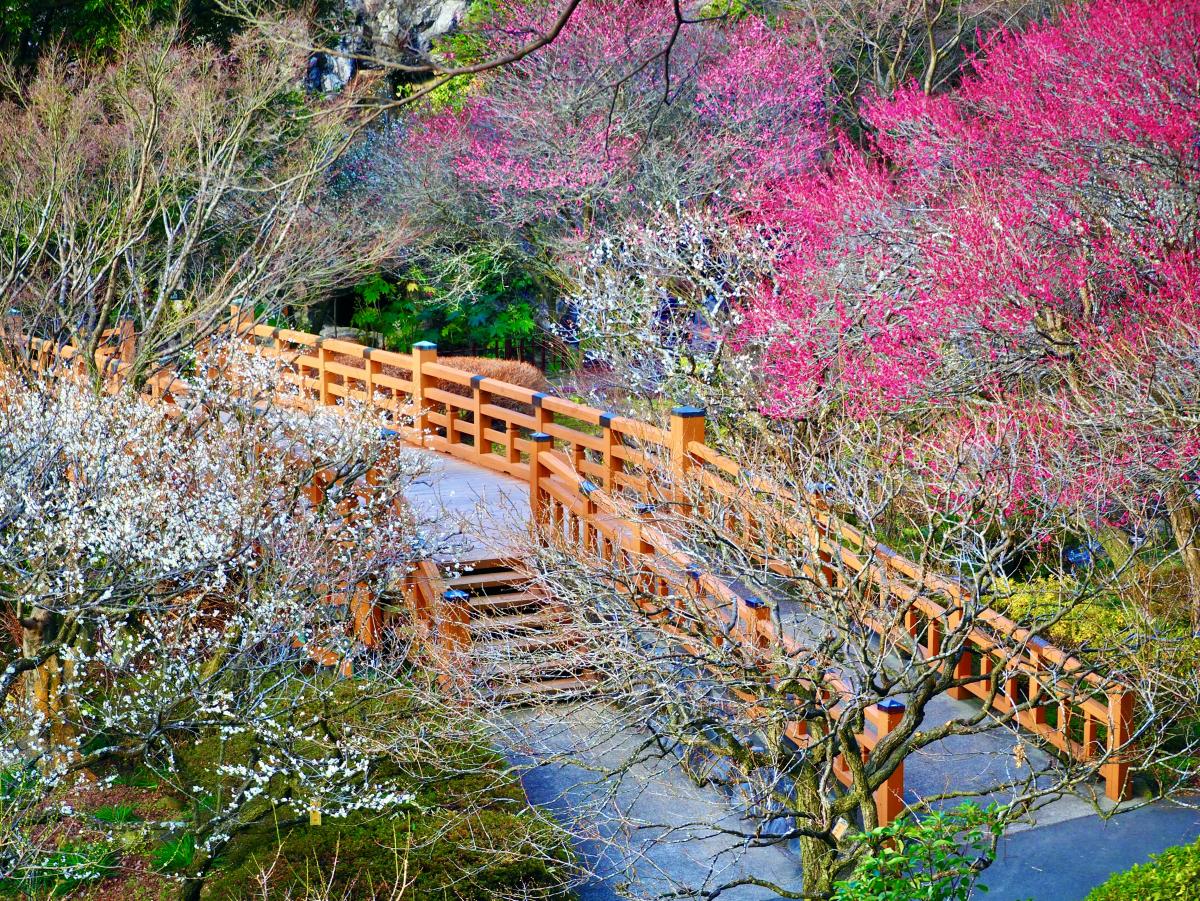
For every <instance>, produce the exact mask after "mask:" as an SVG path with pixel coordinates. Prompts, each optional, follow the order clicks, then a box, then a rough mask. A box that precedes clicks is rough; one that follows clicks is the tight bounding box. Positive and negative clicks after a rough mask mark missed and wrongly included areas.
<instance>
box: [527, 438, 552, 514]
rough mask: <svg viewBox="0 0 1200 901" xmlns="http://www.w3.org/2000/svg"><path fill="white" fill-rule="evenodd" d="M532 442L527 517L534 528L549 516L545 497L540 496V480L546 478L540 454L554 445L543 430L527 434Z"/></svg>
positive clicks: (547, 451) (542, 490) (541, 488)
mask: <svg viewBox="0 0 1200 901" xmlns="http://www.w3.org/2000/svg"><path fill="white" fill-rule="evenodd" d="M529 440H530V441H532V442H533V451H532V452H531V453H530V454H529V517H530V522H531V523H532V524H533V526H534V528H535V529H536V528H539V527H541V526H544V525H546V522H547V520H548V519H549V517H548V516H547V513H548V510H549V508H548V506H547V504H546V499H545V498H544V497H543V496H542V495H543V492H544V489H543V487H542V482H543V480H544V479H545V478H546V471H545V467H544V466H543V464H542V460H541V457H542V454H548V453H550V452H551V449H552V448H553V447H554V439H553V438H551V437H550V436H549V435H547V434H546V433H545V432H534V433H533V434H532V435H530V436H529Z"/></svg>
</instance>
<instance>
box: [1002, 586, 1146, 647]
mask: <svg viewBox="0 0 1200 901" xmlns="http://www.w3.org/2000/svg"><path fill="white" fill-rule="evenodd" d="M1086 595H1087V589H1086V588H1085V587H1084V586H1082V585H1081V584H1080V583H1078V582H1077V581H1076V580H1074V579H1072V578H1069V577H1061V578H1054V577H1042V578H1036V579H1031V580H1029V581H1028V582H1018V581H1016V580H1010V579H1005V580H1000V581H997V583H996V585H995V588H994V595H993V598H992V600H993V602H994V603H995V605H996V606H997V607H998V608H1000V609H1001V610H1003V611H1004V612H1005V613H1007V614H1008V615H1009V616H1011V617H1012V618H1013V619H1015V620H1018V621H1021V622H1031V621H1036V620H1044V619H1047V618H1049V617H1052V616H1054V615H1055V614H1056V613H1058V611H1059V610H1061V609H1062V607H1063V606H1064V605H1072V604H1073V605H1074V606H1073V607H1072V608H1071V609H1070V610H1068V611H1067V613H1066V614H1065V615H1064V616H1063V617H1062V619H1060V620H1059V621H1058V622H1056V623H1054V625H1052V626H1050V628H1049V629H1048V630H1047V637H1048V638H1049V639H1050V640H1051V641H1053V642H1055V643H1056V644H1061V645H1066V646H1069V647H1081V646H1084V645H1088V646H1091V647H1119V646H1121V645H1122V644H1123V643H1125V641H1126V639H1127V638H1128V636H1129V635H1130V634H1131V633H1133V632H1138V631H1141V630H1143V629H1144V627H1145V620H1144V617H1143V616H1142V615H1141V613H1140V611H1138V610H1137V609H1136V608H1135V607H1133V606H1132V605H1129V604H1124V603H1122V602H1121V601H1120V600H1119V599H1118V598H1114V597H1108V596H1104V595H1101V596H1098V597H1088V596H1086ZM1077 599H1078V600H1077Z"/></svg>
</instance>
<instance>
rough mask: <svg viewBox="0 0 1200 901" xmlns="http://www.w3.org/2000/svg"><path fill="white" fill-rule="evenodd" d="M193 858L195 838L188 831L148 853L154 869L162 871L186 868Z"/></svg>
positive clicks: (194, 856) (194, 855)
mask: <svg viewBox="0 0 1200 901" xmlns="http://www.w3.org/2000/svg"><path fill="white" fill-rule="evenodd" d="M195 858H196V838H195V836H193V835H191V834H190V833H188V834H185V835H181V836H180V837H179V838H174V839H170V840H168V841H165V842H163V843H162V845H161V846H159V847H158V848H155V849H154V851H153V853H151V855H150V861H151V863H152V864H153V865H154V869H156V870H162V871H163V872H170V871H172V870H186V869H187V868H188V867H189V866H191V864H192V861H193V860H195Z"/></svg>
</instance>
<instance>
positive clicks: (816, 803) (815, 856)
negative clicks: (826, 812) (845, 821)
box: [795, 767, 838, 898]
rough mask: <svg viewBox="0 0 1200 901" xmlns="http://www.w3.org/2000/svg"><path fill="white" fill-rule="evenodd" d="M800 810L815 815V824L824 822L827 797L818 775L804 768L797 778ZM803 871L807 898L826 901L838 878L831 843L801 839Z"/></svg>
mask: <svg viewBox="0 0 1200 901" xmlns="http://www.w3.org/2000/svg"><path fill="white" fill-rule="evenodd" d="M795 792H796V809H797V810H799V811H809V812H811V813H812V814H814V822H819V821H820V812H821V810H822V809H823V808H824V806H825V798H824V797H823V795H822V793H821V786H820V783H819V782H818V780H817V776H816V773H814V772H813V771H812V769H811V768H810V767H804V768H803V769H802V770H801V772H800V773H799V774H798V775H797V777H796V785H795ZM800 869H801V872H802V873H803V875H804V894H805V895H806V896H807V897H812V898H823V897H826V896H827V895H828V894H829V893H830V892H831V891H832V889H833V880H834V879H835V878H836V877H837V870H838V866H837V852H836V850H835V848H833V847H832V846H831V845H830V844H829V843H828V842H826V841H824V840H822V839H819V838H810V837H808V836H802V837H801V838H800Z"/></svg>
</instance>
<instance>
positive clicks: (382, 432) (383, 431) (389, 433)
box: [379, 426, 400, 441]
mask: <svg viewBox="0 0 1200 901" xmlns="http://www.w3.org/2000/svg"><path fill="white" fill-rule="evenodd" d="M399 434H400V433H399V432H397V431H396V430H395V429H389V428H387V427H386V426H384V427H382V428H380V429H379V437H380V438H382V439H383V440H384V441H387V440H388V439H390V438H396V437H397V436H399Z"/></svg>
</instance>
